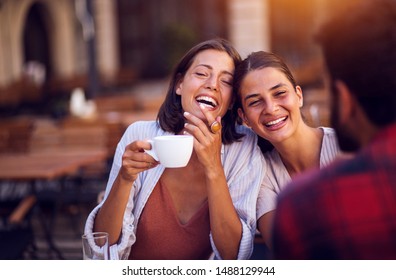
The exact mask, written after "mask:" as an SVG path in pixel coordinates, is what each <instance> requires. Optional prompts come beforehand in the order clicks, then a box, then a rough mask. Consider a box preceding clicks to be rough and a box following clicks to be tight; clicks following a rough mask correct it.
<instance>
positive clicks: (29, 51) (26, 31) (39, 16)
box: [23, 3, 52, 82]
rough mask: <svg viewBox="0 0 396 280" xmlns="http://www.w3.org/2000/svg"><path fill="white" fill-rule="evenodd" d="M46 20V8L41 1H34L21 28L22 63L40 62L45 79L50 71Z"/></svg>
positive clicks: (47, 14)
mask: <svg viewBox="0 0 396 280" xmlns="http://www.w3.org/2000/svg"><path fill="white" fill-rule="evenodd" d="M48 20H49V13H48V11H47V8H46V7H45V6H44V5H43V4H41V3H34V4H33V5H32V6H31V7H30V9H29V12H28V13H27V17H26V21H25V26H24V28H23V49H24V65H27V64H28V63H31V62H36V63H39V64H41V65H42V66H44V69H45V77H46V79H48V78H49V76H50V75H51V72H52V71H51V70H52V65H51V59H50V47H49V46H50V42H49V34H50V33H49V30H48ZM43 82H44V81H43Z"/></svg>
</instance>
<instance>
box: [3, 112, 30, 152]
mask: <svg viewBox="0 0 396 280" xmlns="http://www.w3.org/2000/svg"><path fill="white" fill-rule="evenodd" d="M33 128H34V120H32V119H31V118H28V117H26V118H10V119H5V120H2V121H0V135H1V136H0V139H1V145H0V146H1V149H0V150H1V152H3V153H25V152H27V151H29V144H30V137H31V135H32V132H33Z"/></svg>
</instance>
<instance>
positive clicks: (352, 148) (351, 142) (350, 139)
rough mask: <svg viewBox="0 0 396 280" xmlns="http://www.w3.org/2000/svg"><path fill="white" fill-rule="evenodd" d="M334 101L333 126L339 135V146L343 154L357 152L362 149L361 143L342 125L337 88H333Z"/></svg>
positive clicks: (332, 105)
mask: <svg viewBox="0 0 396 280" xmlns="http://www.w3.org/2000/svg"><path fill="white" fill-rule="evenodd" d="M332 91H333V100H332V102H331V112H330V115H331V126H332V127H333V128H334V130H335V132H336V134H337V140H338V144H339V145H340V149H341V150H342V151H343V152H356V151H357V150H359V149H360V144H359V141H357V139H356V138H355V137H354V136H353V135H352V134H351V132H350V131H348V129H347V128H346V127H345V126H343V125H341V124H340V121H339V117H338V116H339V108H338V104H339V102H338V95H339V93H338V91H337V90H336V88H335V87H333V88H332Z"/></svg>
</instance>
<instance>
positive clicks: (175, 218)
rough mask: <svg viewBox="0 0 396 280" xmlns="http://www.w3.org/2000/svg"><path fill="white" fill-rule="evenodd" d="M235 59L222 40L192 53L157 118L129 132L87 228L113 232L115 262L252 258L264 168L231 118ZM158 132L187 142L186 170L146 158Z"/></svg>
mask: <svg viewBox="0 0 396 280" xmlns="http://www.w3.org/2000/svg"><path fill="white" fill-rule="evenodd" d="M240 60H241V59H240V56H239V54H238V52H237V51H236V50H235V49H234V48H233V47H232V46H231V44H230V43H229V42H227V41H226V40H223V39H214V40H209V41H205V42H202V43H200V44H198V45H196V46H194V47H193V48H192V49H190V50H189V51H188V52H187V53H186V54H185V56H184V57H183V58H182V59H181V61H180V62H179V64H178V65H177V66H176V68H175V70H174V73H173V75H172V77H171V81H170V85H169V89H168V92H167V96H166V98H165V101H164V103H163V104H162V106H161V108H160V111H159V113H158V116H157V121H141V122H135V123H133V124H132V125H130V126H129V128H128V129H127V130H126V132H125V134H124V136H123V137H122V139H121V140H120V142H119V144H118V146H117V150H116V153H115V156H114V161H113V166H112V169H111V172H110V177H109V180H108V184H107V188H106V192H105V198H104V200H103V202H101V203H100V204H99V205H98V206H97V207H96V208H95V209H94V210H93V211H92V212H91V213H90V215H89V217H88V219H87V223H86V227H85V232H92V231H104V232H108V233H109V244H110V245H111V247H110V257H111V258H112V259H117V258H120V259H208V258H210V257H211V256H212V254H213V253H214V257H215V258H218V259H248V258H249V257H250V255H251V253H252V250H253V239H254V234H255V230H256V212H255V210H256V200H257V195H258V191H259V188H260V183H261V178H262V173H263V168H264V167H263V166H264V164H263V157H262V155H261V152H260V151H259V150H258V147H257V145H256V143H257V136H256V135H255V134H254V133H252V132H251V131H250V130H249V129H248V128H246V127H244V126H239V125H237V124H236V120H235V115H233V114H232V111H231V107H232V104H233V102H234V100H235V98H234V97H233V95H232V80H233V73H234V69H235V66H236V65H237V64H238V63H239V62H240ZM162 135H191V136H192V137H193V151H192V154H191V157H190V159H189V161H188V163H187V165H186V166H184V167H178V168H172V167H166V166H164V164H163V163H162V162H161V158H160V157H159V161H157V160H155V158H154V157H152V156H151V155H150V154H149V151H150V150H151V149H152V148H154V149H155V154H158V149H161V147H160V146H161V145H156V140H155V139H154V138H155V137H158V136H162ZM151 144H153V146H155V147H152V145H151ZM165 149H166V148H165ZM146 151H147V152H146Z"/></svg>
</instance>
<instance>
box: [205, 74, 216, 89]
mask: <svg viewBox="0 0 396 280" xmlns="http://www.w3.org/2000/svg"><path fill="white" fill-rule="evenodd" d="M206 87H207V88H209V89H211V90H214V91H217V90H218V84H217V78H216V77H214V76H211V77H209V78H208V80H207V81H206Z"/></svg>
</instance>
